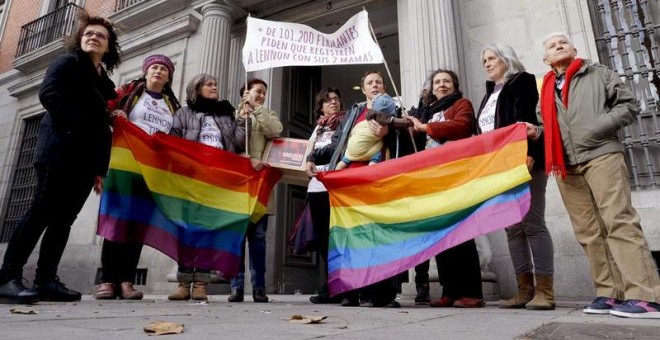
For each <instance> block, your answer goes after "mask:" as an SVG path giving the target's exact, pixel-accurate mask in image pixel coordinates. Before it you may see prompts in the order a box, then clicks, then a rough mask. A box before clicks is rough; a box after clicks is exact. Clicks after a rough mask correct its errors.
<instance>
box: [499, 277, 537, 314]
mask: <svg viewBox="0 0 660 340" xmlns="http://www.w3.org/2000/svg"><path fill="white" fill-rule="evenodd" d="M516 281H518V293H516V295H514V296H513V297H512V298H511V299H508V300H500V308H525V305H526V304H527V303H528V302H529V301H531V300H532V298H533V297H534V276H533V275H532V273H522V274H517V275H516Z"/></svg>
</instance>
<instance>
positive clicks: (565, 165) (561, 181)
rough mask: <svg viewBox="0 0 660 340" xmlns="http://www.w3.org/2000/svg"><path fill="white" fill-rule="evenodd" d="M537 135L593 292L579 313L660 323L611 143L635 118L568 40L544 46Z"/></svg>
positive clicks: (613, 78)
mask: <svg viewBox="0 0 660 340" xmlns="http://www.w3.org/2000/svg"><path fill="white" fill-rule="evenodd" d="M543 48H544V50H545V55H544V58H543V61H544V62H545V63H546V64H547V65H549V66H550V67H551V68H552V70H551V71H550V72H548V74H547V75H546V76H545V77H544V79H543V87H542V90H541V116H542V119H543V124H544V128H543V129H533V128H532V127H533V126H529V125H528V126H529V127H530V128H529V129H528V132H529V134H530V135H531V137H533V138H539V135H540V134H543V138H544V141H545V148H546V150H545V155H546V156H545V157H546V163H545V164H546V172H548V173H553V174H554V175H555V178H556V179H557V186H558V187H559V192H560V193H561V197H562V199H563V201H564V205H565V206H566V210H567V211H568V214H569V216H570V218H571V223H572V225H573V230H574V232H575V237H576V238H577V240H578V242H580V244H581V245H582V247H583V249H584V251H585V253H586V255H587V258H588V260H589V265H590V267H591V278H592V280H593V282H594V286H595V287H596V296H597V297H596V299H595V300H594V301H593V303H592V304H590V305H588V306H586V307H585V308H584V310H583V311H584V312H585V313H590V314H612V315H616V316H622V317H634V318H660V304H658V302H660V278H658V272H657V271H656V267H655V264H654V262H653V259H652V257H651V253H650V251H649V246H648V244H647V242H646V239H645V237H644V232H643V231H642V227H641V225H640V218H639V215H638V214H637V211H636V210H635V209H634V208H633V207H632V204H631V198H630V184H629V181H628V170H627V167H626V164H625V161H624V157H623V146H622V144H621V141H620V140H619V137H618V131H619V129H621V128H622V127H624V126H626V125H629V124H631V123H632V122H633V121H634V120H635V116H636V115H637V113H638V109H637V105H636V100H635V97H634V96H633V95H632V93H631V92H630V90H629V89H628V88H627V87H626V85H625V84H624V83H623V82H622V81H621V79H620V78H619V76H618V75H617V74H616V73H615V72H613V71H612V70H610V69H608V68H607V67H605V66H602V65H599V64H596V63H593V62H591V61H590V60H583V59H580V58H576V55H577V49H576V48H575V47H574V46H573V44H572V43H571V41H570V40H569V38H568V36H567V35H566V34H563V33H554V34H551V35H549V36H548V38H546V39H545V40H544V41H543Z"/></svg>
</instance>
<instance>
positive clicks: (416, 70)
mask: <svg viewBox="0 0 660 340" xmlns="http://www.w3.org/2000/svg"><path fill="white" fill-rule="evenodd" d="M397 12H398V24H399V58H400V60H401V95H402V96H403V100H404V105H405V107H407V108H409V107H411V106H413V105H417V102H418V100H419V94H420V93H421V90H422V85H423V84H424V81H425V80H426V77H428V75H429V74H430V73H431V72H432V71H433V70H436V69H438V68H446V69H450V70H454V71H456V72H458V73H459V75H460V73H461V72H460V71H461V70H459V51H458V46H459V44H458V39H457V36H456V22H455V21H454V5H453V1H451V0H443V1H437V0H398V1H397Z"/></svg>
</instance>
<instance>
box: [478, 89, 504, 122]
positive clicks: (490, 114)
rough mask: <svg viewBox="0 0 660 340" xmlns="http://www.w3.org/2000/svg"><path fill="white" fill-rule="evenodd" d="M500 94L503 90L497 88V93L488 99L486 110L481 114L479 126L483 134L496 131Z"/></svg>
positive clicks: (482, 110)
mask: <svg viewBox="0 0 660 340" xmlns="http://www.w3.org/2000/svg"><path fill="white" fill-rule="evenodd" d="M500 92H502V88H501V87H500V88H499V89H497V88H496V91H494V92H493V93H492V94H491V95H490V97H488V100H487V101H486V105H484V108H483V109H481V114H480V115H479V121H478V122H477V123H478V124H479V128H480V129H481V132H482V133H486V132H490V131H493V130H495V111H496V110H497V98H499V97H500Z"/></svg>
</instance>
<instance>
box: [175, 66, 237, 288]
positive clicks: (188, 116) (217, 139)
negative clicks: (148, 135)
mask: <svg viewBox="0 0 660 340" xmlns="http://www.w3.org/2000/svg"><path fill="white" fill-rule="evenodd" d="M186 95H187V98H186V103H187V104H188V106H186V107H182V108H180V109H179V110H177V112H176V113H175V114H174V122H173V123H172V129H171V130H170V135H174V136H179V137H182V138H184V139H187V140H191V141H195V142H199V143H202V144H205V145H209V146H212V147H215V148H218V149H222V150H225V151H229V152H232V153H236V154H239V153H242V152H244V151H245V120H244V119H243V118H240V117H239V118H238V119H236V118H234V107H233V106H232V105H231V104H230V103H229V102H228V101H227V100H218V80H217V79H216V78H215V77H213V76H211V75H209V74H200V75H197V76H195V78H193V79H192V80H191V81H190V83H188V86H187V87H186ZM208 273H209V270H205V269H203V268H201V269H200V268H189V267H184V266H182V265H179V270H178V273H177V279H178V281H179V286H178V287H177V289H176V291H174V292H173V293H172V294H170V295H169V296H168V299H170V300H188V299H190V297H191V294H190V288H191V284H192V298H193V300H206V299H207V296H206V285H207V282H206V281H207V278H208ZM193 282H194V283H193Z"/></svg>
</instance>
